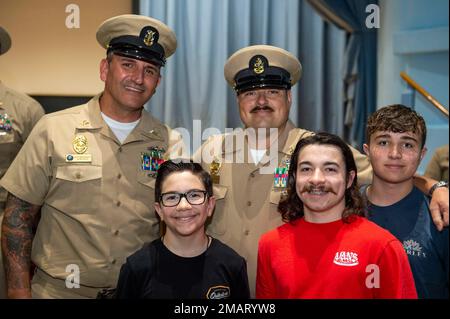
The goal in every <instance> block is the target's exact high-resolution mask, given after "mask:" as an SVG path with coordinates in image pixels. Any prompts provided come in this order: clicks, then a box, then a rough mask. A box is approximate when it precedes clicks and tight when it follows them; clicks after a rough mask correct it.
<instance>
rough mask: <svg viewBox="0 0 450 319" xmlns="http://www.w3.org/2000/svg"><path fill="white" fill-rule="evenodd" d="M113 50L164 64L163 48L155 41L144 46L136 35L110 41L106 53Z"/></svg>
mask: <svg viewBox="0 0 450 319" xmlns="http://www.w3.org/2000/svg"><path fill="white" fill-rule="evenodd" d="M109 52H114V53H115V54H117V55H121V56H126V57H129V58H133V59H138V60H141V61H145V62H149V63H153V64H156V65H158V66H164V65H165V64H166V59H165V54H164V49H163V47H162V46H161V45H160V44H157V43H155V44H154V45H152V46H151V47H147V46H145V44H143V43H142V40H141V39H140V38H138V37H133V36H123V37H119V38H116V39H114V40H112V41H111V43H110V44H109V46H108V50H107V53H109Z"/></svg>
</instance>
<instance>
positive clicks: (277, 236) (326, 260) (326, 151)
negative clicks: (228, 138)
mask: <svg viewBox="0 0 450 319" xmlns="http://www.w3.org/2000/svg"><path fill="white" fill-rule="evenodd" d="M291 163H292V165H291V167H290V168H289V182H288V196H287V198H286V199H285V200H283V201H281V202H280V205H279V212H280V213H281V216H282V218H283V220H284V221H285V222H286V223H285V224H284V225H282V226H280V227H278V228H276V229H274V230H271V231H269V232H267V233H266V234H264V235H263V236H262V237H261V239H260V241H259V248H258V268H257V269H258V272H257V279H256V297H257V298H306V299H335V298H344V299H353V298H357V299H371V298H388V299H391V298H408V299H409V298H411V299H415V298H417V294H416V289H415V287H414V280H413V277H412V274H411V269H410V267H409V264H408V258H407V257H406V253H405V251H404V250H403V247H402V245H401V243H400V242H399V241H398V240H397V239H396V238H395V237H394V236H393V235H392V234H390V233H389V232H388V231H387V230H385V229H383V228H381V227H379V226H377V225H376V224H374V223H372V222H370V221H368V220H367V219H366V218H365V217H364V207H363V201H362V197H361V194H360V193H359V190H358V186H357V183H358V180H357V174H356V164H355V161H354V159H353V155H352V152H351V150H350V148H349V147H348V146H347V144H345V142H344V141H343V140H342V139H340V138H339V137H338V136H336V135H332V134H328V133H318V134H316V135H313V136H310V137H307V138H305V139H302V140H300V141H299V142H298V144H297V146H296V148H295V150H294V152H293V154H292V157H291Z"/></svg>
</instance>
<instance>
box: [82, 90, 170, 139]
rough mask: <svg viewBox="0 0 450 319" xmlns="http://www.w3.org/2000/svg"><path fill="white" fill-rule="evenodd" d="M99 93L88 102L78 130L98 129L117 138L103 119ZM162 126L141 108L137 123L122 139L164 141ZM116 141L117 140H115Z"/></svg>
mask: <svg viewBox="0 0 450 319" xmlns="http://www.w3.org/2000/svg"><path fill="white" fill-rule="evenodd" d="M100 97H101V93H100V94H98V95H96V96H94V97H93V98H92V99H91V100H90V101H89V102H88V115H89V116H88V117H87V118H85V119H81V120H80V122H79V123H78V124H77V127H76V129H78V130H100V133H101V134H103V135H105V136H107V137H109V138H112V139H114V140H117V138H116V136H115V135H114V133H113V132H112V131H111V129H110V128H109V126H108V124H106V122H105V121H104V120H103V117H102V115H101V111H100V103H99V100H100ZM163 130H164V126H163V125H162V124H161V123H160V122H159V121H157V120H156V119H155V118H153V117H152V116H151V115H150V114H149V113H148V112H147V111H146V110H142V115H141V118H140V121H139V123H138V125H137V126H136V127H135V128H134V129H133V131H131V133H130V135H129V136H128V137H127V138H126V140H125V141H124V144H125V143H130V142H135V141H143V140H158V141H164V133H163ZM117 142H118V141H117Z"/></svg>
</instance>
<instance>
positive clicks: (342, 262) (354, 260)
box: [333, 251, 359, 266]
mask: <svg viewBox="0 0 450 319" xmlns="http://www.w3.org/2000/svg"><path fill="white" fill-rule="evenodd" d="M333 262H334V263H335V264H336V265H339V266H356V265H358V264H359V261H358V254H357V253H354V252H351V251H338V252H336V255H335V256H334V260H333Z"/></svg>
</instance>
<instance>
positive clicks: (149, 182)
mask: <svg viewBox="0 0 450 319" xmlns="http://www.w3.org/2000/svg"><path fill="white" fill-rule="evenodd" d="M137 181H138V183H137V184H138V185H137V187H136V194H135V199H136V211H137V212H140V213H141V214H145V213H148V212H149V211H152V212H153V211H154V208H153V203H154V202H155V182H156V178H155V177H153V176H151V175H149V174H148V173H147V172H145V171H140V172H139V173H138V178H137Z"/></svg>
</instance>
